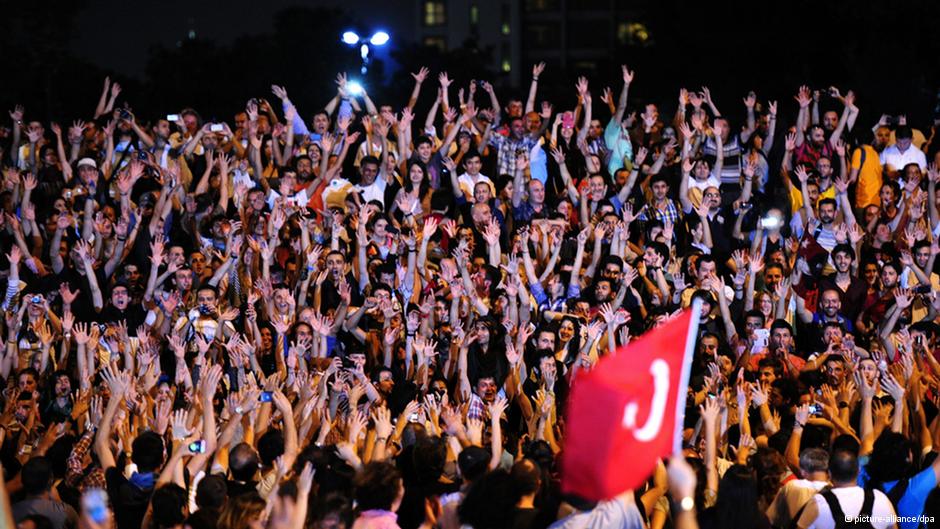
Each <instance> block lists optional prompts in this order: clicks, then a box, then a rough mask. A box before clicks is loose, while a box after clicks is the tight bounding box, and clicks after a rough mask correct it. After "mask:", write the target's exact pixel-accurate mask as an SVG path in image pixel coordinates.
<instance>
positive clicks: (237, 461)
mask: <svg viewBox="0 0 940 529" xmlns="http://www.w3.org/2000/svg"><path fill="white" fill-rule="evenodd" d="M228 468H229V471H230V472H231V473H232V478H233V479H235V480H236V481H251V480H252V478H254V477H255V474H256V473H257V472H258V452H256V451H255V449H254V448H252V447H251V445H249V444H248V443H238V444H237V445H235V447H234V448H232V451H231V452H230V453H229V456H228Z"/></svg>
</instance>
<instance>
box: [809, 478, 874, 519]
mask: <svg viewBox="0 0 940 529" xmlns="http://www.w3.org/2000/svg"><path fill="white" fill-rule="evenodd" d="M819 495H820V496H822V497H823V499H825V500H826V503H827V504H829V511H830V512H831V513H832V521H833V522H834V523H835V526H836V529H848V528H849V527H852V528H859V527H871V528H874V526H873V525H872V524H871V513H872V509H873V508H874V506H875V491H874V490H872V489H871V488H869V487H865V500H864V501H863V502H862V510H861V511H859V513H858V516H859V517H862V516H867V517H868V520H869V521H868V523H867V524H866V523H865V522H858V523H854V520H853V521H847V520H846V519H845V512H843V511H842V506H841V505H839V498H837V497H836V495H835V494H833V492H832V489H831V488H829V487H827V488H825V489H823V490H821V491H819Z"/></svg>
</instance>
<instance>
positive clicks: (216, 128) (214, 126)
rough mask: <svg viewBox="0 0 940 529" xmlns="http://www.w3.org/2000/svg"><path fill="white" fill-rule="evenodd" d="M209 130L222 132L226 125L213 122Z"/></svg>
mask: <svg viewBox="0 0 940 529" xmlns="http://www.w3.org/2000/svg"><path fill="white" fill-rule="evenodd" d="M209 130H210V131H212V132H222V131H223V130H225V127H223V126H222V125H219V124H218V123H213V124H212V125H210V126H209Z"/></svg>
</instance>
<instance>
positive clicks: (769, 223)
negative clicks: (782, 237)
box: [760, 215, 780, 230]
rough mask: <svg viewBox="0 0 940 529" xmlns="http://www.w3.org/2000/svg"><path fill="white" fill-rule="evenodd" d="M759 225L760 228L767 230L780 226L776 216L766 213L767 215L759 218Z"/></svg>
mask: <svg viewBox="0 0 940 529" xmlns="http://www.w3.org/2000/svg"><path fill="white" fill-rule="evenodd" d="M760 225H761V227H762V228H764V229H768V230H772V229H775V228H779V227H780V219H779V218H777V217H775V216H771V215H768V216H766V217H764V218H762V219H760Z"/></svg>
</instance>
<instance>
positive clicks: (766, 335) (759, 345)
mask: <svg viewBox="0 0 940 529" xmlns="http://www.w3.org/2000/svg"><path fill="white" fill-rule="evenodd" d="M769 339H770V331H769V330H767V329H757V330H756V331H754V349H764V348H765V347H767V343H768V340H769Z"/></svg>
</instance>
